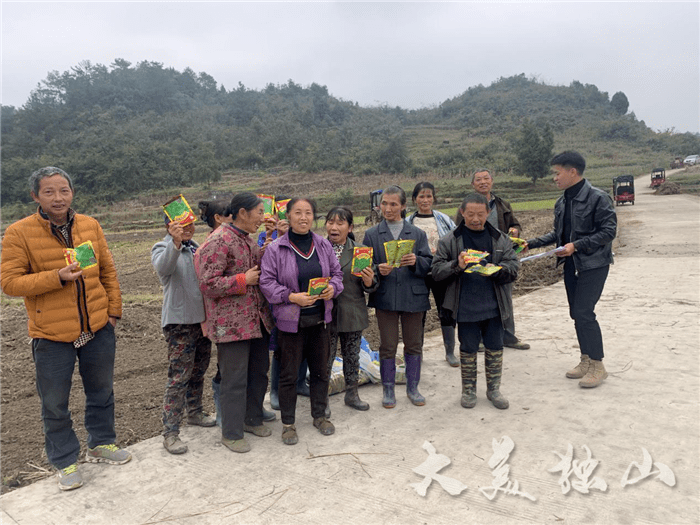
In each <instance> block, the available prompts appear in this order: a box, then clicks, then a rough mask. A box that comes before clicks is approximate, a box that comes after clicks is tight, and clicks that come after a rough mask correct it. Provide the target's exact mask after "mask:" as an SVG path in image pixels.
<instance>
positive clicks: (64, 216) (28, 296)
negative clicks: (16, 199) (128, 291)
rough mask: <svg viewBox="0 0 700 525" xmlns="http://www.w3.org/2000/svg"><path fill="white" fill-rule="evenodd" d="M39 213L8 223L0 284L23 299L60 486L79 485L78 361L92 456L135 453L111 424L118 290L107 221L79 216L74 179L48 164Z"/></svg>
mask: <svg viewBox="0 0 700 525" xmlns="http://www.w3.org/2000/svg"><path fill="white" fill-rule="evenodd" d="M29 182H30V186H31V188H32V190H31V195H32V198H33V199H34V200H35V201H36V202H37V203H38V204H39V208H38V210H37V212H36V213H35V214H33V215H31V216H29V217H26V218H25V219H22V220H20V221H17V222H16V223H14V224H12V225H10V226H9V227H8V228H7V231H6V232H5V237H4V238H3V241H2V263H1V273H2V275H1V276H0V284H1V285H2V290H3V292H5V293H6V294H7V295H11V296H16V297H24V303H25V306H26V308H27V314H28V315H29V322H28V326H29V335H30V336H31V337H32V354H33V358H34V363H35V366H36V386H37V391H38V393H39V397H40V399H41V413H42V420H43V423H44V436H45V443H46V454H47V456H48V459H49V461H50V462H51V463H52V464H53V465H54V466H55V467H56V469H57V470H58V486H59V488H60V489H61V490H70V489H74V488H78V487H80V486H81V485H82V477H81V475H80V472H79V471H78V466H77V461H78V455H79V453H80V442H79V441H78V438H77V436H76V434H75V432H74V431H73V428H72V426H73V424H72V421H71V418H70V411H69V410H68V399H69V396H70V388H71V377H72V375H73V369H74V366H75V361H76V359H77V360H78V361H79V370H80V375H81V377H82V380H83V386H84V389H85V427H86V430H87V432H88V443H87V444H88V451H87V458H86V459H87V460H88V461H91V462H105V463H111V464H123V463H126V462H127V461H129V460H130V459H131V454H130V453H129V452H127V451H126V450H123V449H120V448H119V447H117V445H116V443H115V441H116V433H115V429H114V391H113V383H114V381H113V379H114V355H115V348H116V344H115V343H116V339H115V334H114V327H115V325H116V323H117V319H119V318H120V317H121V306H122V305H121V293H120V291H119V282H118V281H117V271H116V268H115V266H114V261H113V260H112V254H111V253H110V251H109V249H108V248H107V241H106V240H105V237H104V234H103V233H102V228H100V225H99V224H98V222H97V221H96V220H95V219H93V218H91V217H88V216H86V215H80V214H77V213H75V212H74V211H73V210H72V209H71V207H70V205H71V202H72V201H73V182H72V180H71V178H70V176H69V175H68V174H67V173H66V172H65V171H63V170H61V169H59V168H55V167H51V166H50V167H46V168H42V169H40V170H38V171H36V172H34V173H33V174H32V175H31V177H30V178H29ZM87 241H90V242H91V243H92V250H93V252H94V254H88V255H89V257H88V260H84V261H83V262H73V263H72V264H67V262H66V258H65V255H64V250H65V249H67V248H77V247H78V246H80V245H82V244H84V243H86V242H87Z"/></svg>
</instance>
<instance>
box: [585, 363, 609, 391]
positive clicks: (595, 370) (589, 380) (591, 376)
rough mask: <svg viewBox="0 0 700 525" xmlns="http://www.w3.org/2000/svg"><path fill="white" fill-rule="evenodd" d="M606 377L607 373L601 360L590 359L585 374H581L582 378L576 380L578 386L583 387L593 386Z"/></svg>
mask: <svg viewBox="0 0 700 525" xmlns="http://www.w3.org/2000/svg"><path fill="white" fill-rule="evenodd" d="M606 377H608V373H607V372H606V371H605V367H604V366H603V361H596V360H595V359H591V360H590V365H589V367H588V372H587V373H586V375H585V376H583V379H581V381H579V382H578V386H581V387H583V388H594V387H597V386H598V385H599V384H601V383H602V382H603V379H605V378H606Z"/></svg>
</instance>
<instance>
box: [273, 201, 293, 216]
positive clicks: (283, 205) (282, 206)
mask: <svg viewBox="0 0 700 525" xmlns="http://www.w3.org/2000/svg"><path fill="white" fill-rule="evenodd" d="M290 200H292V199H284V200H281V201H275V208H277V217H278V218H279V219H280V220H281V221H286V220H287V204H288V203H289V201H290Z"/></svg>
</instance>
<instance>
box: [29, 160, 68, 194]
mask: <svg viewBox="0 0 700 525" xmlns="http://www.w3.org/2000/svg"><path fill="white" fill-rule="evenodd" d="M54 175H60V176H61V177H63V178H64V179H66V180H67V181H68V186H70V191H72V192H73V193H75V190H74V189H73V179H71V178H70V175H68V174H67V173H66V172H65V171H63V170H62V169H61V168H56V167H54V166H46V167H45V168H41V169H39V170H36V171H35V172H34V173H32V174H31V175H30V176H29V187H30V188H31V191H32V192H34V195H39V186H40V183H41V180H42V179H45V178H47V177H53V176H54Z"/></svg>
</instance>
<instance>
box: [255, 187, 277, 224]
mask: <svg viewBox="0 0 700 525" xmlns="http://www.w3.org/2000/svg"><path fill="white" fill-rule="evenodd" d="M258 198H259V199H262V201H263V210H264V212H265V215H264V218H265V219H269V218H270V217H272V214H273V213H275V196H274V195H263V194H262V193H258Z"/></svg>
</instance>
